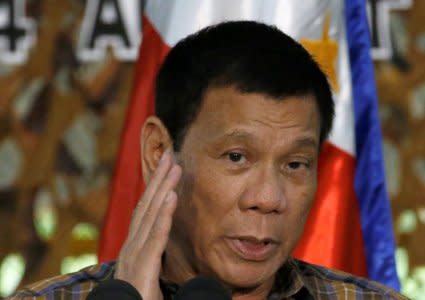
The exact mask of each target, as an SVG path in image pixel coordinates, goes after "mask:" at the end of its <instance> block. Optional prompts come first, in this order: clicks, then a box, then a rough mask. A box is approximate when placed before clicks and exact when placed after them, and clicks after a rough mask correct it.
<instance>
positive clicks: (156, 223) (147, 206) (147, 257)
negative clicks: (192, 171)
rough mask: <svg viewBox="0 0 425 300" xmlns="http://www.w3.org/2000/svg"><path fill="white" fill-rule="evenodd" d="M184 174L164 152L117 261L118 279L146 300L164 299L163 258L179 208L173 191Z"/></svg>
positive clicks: (135, 212)
mask: <svg viewBox="0 0 425 300" xmlns="http://www.w3.org/2000/svg"><path fill="white" fill-rule="evenodd" d="M181 172H182V170H181V167H180V166H178V165H177V164H175V163H174V162H173V159H172V156H171V153H170V151H165V152H164V154H163V155H162V157H161V160H160V162H159V164H158V167H157V169H156V170H155V172H154V174H153V176H152V178H151V181H150V182H149V184H148V185H147V187H146V190H145V193H144V194H143V195H142V197H141V199H140V200H139V203H138V204H137V206H136V208H135V209H134V212H133V216H132V221H131V225H130V229H129V234H128V236H127V240H126V241H125V243H124V245H123V247H122V249H121V252H120V254H119V257H118V261H117V270H116V273H115V278H116V279H121V280H125V281H127V282H129V283H130V284H132V285H133V286H134V287H135V288H136V289H137V290H138V291H139V293H140V294H141V295H142V297H143V299H144V300H162V299H163V296H162V293H161V290H160V287H159V274H160V271H161V256H162V254H163V252H164V250H165V247H166V245H167V241H168V236H169V233H170V229H171V224H172V217H173V213H174V211H175V208H176V204H177V194H176V192H175V191H174V189H175V188H176V186H177V183H178V181H179V179H180V176H181Z"/></svg>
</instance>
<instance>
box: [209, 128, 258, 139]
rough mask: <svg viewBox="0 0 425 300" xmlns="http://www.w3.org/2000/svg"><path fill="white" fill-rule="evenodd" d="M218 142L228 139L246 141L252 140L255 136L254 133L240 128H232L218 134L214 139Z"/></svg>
mask: <svg viewBox="0 0 425 300" xmlns="http://www.w3.org/2000/svg"><path fill="white" fill-rule="evenodd" d="M217 140H218V141H219V142H227V141H229V140H240V141H247V142H254V141H255V136H254V134H252V133H250V132H248V131H245V130H241V129H233V130H231V131H229V132H226V133H224V134H223V135H221V136H219V137H218V138H217V139H216V141H217Z"/></svg>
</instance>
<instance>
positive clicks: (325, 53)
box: [300, 14, 339, 92]
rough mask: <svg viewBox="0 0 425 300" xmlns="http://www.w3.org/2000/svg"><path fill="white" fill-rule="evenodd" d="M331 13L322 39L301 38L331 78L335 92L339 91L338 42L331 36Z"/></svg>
mask: <svg viewBox="0 0 425 300" xmlns="http://www.w3.org/2000/svg"><path fill="white" fill-rule="evenodd" d="M329 19H330V18H329V14H328V15H326V17H325V22H324V26H323V34H322V39H321V40H308V39H301V40H300V42H301V44H302V45H303V46H304V47H305V48H306V49H307V50H308V52H310V53H311V55H313V57H314V58H315V60H316V61H317V62H318V63H319V65H320V67H321V68H322V70H323V72H325V73H326V75H327V76H328V78H329V81H330V83H331V85H332V88H333V90H334V91H335V92H338V91H339V86H338V81H337V76H336V60H337V57H338V43H336V42H335V41H333V40H331V39H330V38H329Z"/></svg>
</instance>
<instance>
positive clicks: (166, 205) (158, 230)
mask: <svg viewBox="0 0 425 300" xmlns="http://www.w3.org/2000/svg"><path fill="white" fill-rule="evenodd" d="M176 206H177V195H176V193H175V192H174V191H170V192H169V193H168V194H167V196H166V198H165V199H164V201H163V202H162V204H161V207H160V213H159V214H158V217H157V218H156V220H155V222H154V224H153V226H152V228H151V229H150V231H149V237H148V238H147V239H146V242H145V243H144V246H143V250H142V251H141V253H143V255H146V257H149V258H151V259H152V260H153V261H155V263H158V264H160V263H161V257H162V253H163V252H164V250H165V247H166V245H167V242H168V236H169V233H170V230H171V226H172V216H173V213H174V211H175V209H176ZM155 263H154V264H152V265H155Z"/></svg>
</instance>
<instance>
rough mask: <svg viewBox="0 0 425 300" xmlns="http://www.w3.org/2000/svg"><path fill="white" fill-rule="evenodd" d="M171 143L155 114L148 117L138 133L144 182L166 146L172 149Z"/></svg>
mask: <svg viewBox="0 0 425 300" xmlns="http://www.w3.org/2000/svg"><path fill="white" fill-rule="evenodd" d="M172 145H173V143H172V140H171V137H170V134H169V133H168V130H167V128H165V126H164V124H163V123H162V121H161V120H160V119H158V117H156V116H150V117H148V118H147V119H146V121H145V123H144V124H143V127H142V132H141V135H140V151H141V153H140V156H141V163H142V174H143V179H144V181H145V183H146V184H147V183H148V182H149V181H150V178H151V177H152V174H153V172H155V170H156V168H157V166H158V163H159V160H160V159H161V156H162V154H163V153H164V151H166V150H167V149H168V148H170V149H169V150H171V151H172Z"/></svg>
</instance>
